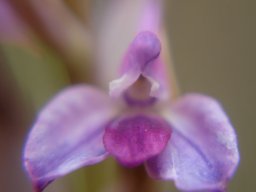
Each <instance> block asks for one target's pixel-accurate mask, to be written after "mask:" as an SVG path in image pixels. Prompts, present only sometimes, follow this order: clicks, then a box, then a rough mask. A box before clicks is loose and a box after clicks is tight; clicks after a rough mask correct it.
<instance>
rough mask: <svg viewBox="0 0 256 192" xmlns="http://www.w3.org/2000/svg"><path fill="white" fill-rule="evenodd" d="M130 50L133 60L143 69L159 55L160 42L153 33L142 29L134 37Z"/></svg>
mask: <svg viewBox="0 0 256 192" xmlns="http://www.w3.org/2000/svg"><path fill="white" fill-rule="evenodd" d="M130 51H131V52H130V56H132V58H133V61H134V62H135V63H136V64H137V65H140V67H141V69H143V68H144V67H145V66H146V65H147V64H148V63H149V62H150V61H152V60H155V59H156V58H157V57H158V56H159V54H160V51H161V43H160V41H159V39H158V38H157V36H156V35H155V34H154V33H152V32H150V31H143V32H140V33H139V34H138V35H137V36H136V38H135V39H134V41H133V43H132V45H131V49H130Z"/></svg>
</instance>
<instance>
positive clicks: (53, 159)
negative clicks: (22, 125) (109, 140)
mask: <svg viewBox="0 0 256 192" xmlns="http://www.w3.org/2000/svg"><path fill="white" fill-rule="evenodd" d="M116 111H117V110H116V109H115V108H114V107H113V103H112V102H111V100H110V99H109V97H108V96H107V95H105V94H104V93H102V92H101V91H99V90H97V89H95V88H93V87H90V86H74V87H70V88H67V89H66V90H64V91H62V92H61V93H59V94H58V95H57V96H56V97H55V98H54V99H53V100H52V101H51V102H50V103H48V105H46V106H45V108H44V109H43V110H42V111H41V112H40V113H39V115H38V118H37V120H36V122H35V124H34V126H33V127H32V130H31V132H30V134H29V137H28V139H27V143H26V146H25V151H24V164H25V168H26V169H27V171H28V173H29V175H30V177H31V179H32V180H33V182H34V185H35V187H36V189H37V190H38V191H41V190H43V188H45V187H46V185H47V184H48V183H50V182H51V181H53V180H54V179H56V178H58V177H60V176H63V175H66V174H68V173H70V172H72V171H74V170H76V169H78V168H80V167H82V166H86V165H91V164H95V163H98V162H100V161H102V160H103V159H105V157H106V155H107V152H106V151H105V148H104V145H103V141H102V138H103V133H104V125H105V124H107V123H108V121H110V120H111V118H112V117H113V116H114V115H115V113H116Z"/></svg>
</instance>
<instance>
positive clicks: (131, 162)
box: [104, 115, 171, 166]
mask: <svg viewBox="0 0 256 192" xmlns="http://www.w3.org/2000/svg"><path fill="white" fill-rule="evenodd" d="M170 136H171V129H170V128H169V126H168V124H167V123H166V122H165V121H164V120H162V119H161V118H159V117H152V116H145V115H134V116H132V117H125V118H121V119H116V120H114V121H113V122H111V123H110V124H109V125H108V126H107V127H106V131H105V134H104V145H105V147H106V150H107V151H108V152H109V153H110V154H112V155H114V156H115V157H116V158H117V159H118V160H119V161H120V162H121V163H122V164H124V165H126V166H136V165H139V164H141V163H142V162H144V161H145V160H146V159H148V158H150V157H152V156H155V155H157V154H159V153H160V152H161V151H162V150H163V149H164V147H165V146H166V144H167V142H168V140H169V139H170Z"/></svg>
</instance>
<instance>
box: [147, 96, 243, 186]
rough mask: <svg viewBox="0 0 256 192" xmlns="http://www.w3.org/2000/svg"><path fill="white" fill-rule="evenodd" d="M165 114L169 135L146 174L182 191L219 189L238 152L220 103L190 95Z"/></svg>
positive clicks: (230, 171) (233, 167)
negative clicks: (166, 144) (160, 152)
mask: <svg viewBox="0 0 256 192" xmlns="http://www.w3.org/2000/svg"><path fill="white" fill-rule="evenodd" d="M165 115H166V118H167V120H168V121H169V123H170V124H171V125H172V127H173V134H172V138H171V140H170V142H169V144H168V146H167V148H166V149H165V151H164V152H163V153H162V154H161V155H159V156H158V157H156V158H154V159H151V160H150V161H149V162H148V163H147V169H148V172H149V173H150V175H151V176H153V177H157V178H160V179H173V180H174V181H175V183H176V185H177V187H178V188H179V189H182V190H189V191H193V190H194V191H198V190H223V189H224V188H225V187H226V183H227V181H228V180H229V179H230V177H231V176H232V175H233V174H234V172H235V170H236V167H237V165H238V162H239V152H238V148H237V140H236V134H235V132H234V129H233V127H232V125H231V123H230V121H229V119H228V118H227V116H226V114H225V113H224V112H223V110H222V108H221V106H220V104H219V103H218V102H217V101H215V100H214V99H212V98H209V97H207V96H203V95H197V94H190V95H187V96H184V97H182V98H180V99H179V100H178V101H177V102H176V103H175V104H174V105H173V107H172V111H171V112H167V113H166V114H165Z"/></svg>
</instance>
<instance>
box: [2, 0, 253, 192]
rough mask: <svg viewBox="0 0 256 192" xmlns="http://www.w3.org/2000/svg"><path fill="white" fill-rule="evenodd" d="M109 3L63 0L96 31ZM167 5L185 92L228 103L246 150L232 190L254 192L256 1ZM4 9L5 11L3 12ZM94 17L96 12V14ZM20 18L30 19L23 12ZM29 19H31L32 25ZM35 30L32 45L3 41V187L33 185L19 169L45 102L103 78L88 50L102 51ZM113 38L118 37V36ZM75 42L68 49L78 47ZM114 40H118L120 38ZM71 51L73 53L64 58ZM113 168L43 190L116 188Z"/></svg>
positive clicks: (186, 0) (104, 166)
mask: <svg viewBox="0 0 256 192" xmlns="http://www.w3.org/2000/svg"><path fill="white" fill-rule="evenodd" d="M11 2H12V3H13V4H12V5H15V6H16V8H15V11H17V12H19V14H20V13H21V12H20V10H24V9H26V6H25V8H24V7H22V9H20V4H19V3H17V1H15V0H11ZM111 3H115V1H114V0H112V1H110V0H109V1H103V0H97V1H82V0H80V1H79V0H76V1H72V0H67V1H65V5H66V7H69V8H70V10H71V12H72V15H73V16H74V18H76V19H77V20H79V23H80V24H81V23H82V24H83V25H84V26H86V28H87V29H93V30H98V29H100V27H97V26H96V27H95V26H94V25H99V24H101V23H100V22H99V19H100V18H101V17H104V14H102V12H103V13H104V11H103V9H105V8H106V7H109V5H108V4H111ZM165 4H166V6H165V12H164V13H165V17H164V19H165V24H166V28H167V35H168V38H169V42H168V43H169V44H170V47H171V57H172V61H173V63H174V68H175V74H176V76H177V79H178V84H179V87H180V90H181V93H187V92H200V93H204V94H208V95H211V96H213V97H215V98H217V99H218V100H220V102H221V103H222V104H223V106H224V108H225V110H226V112H227V114H228V115H229V117H230V119H231V121H232V122H233V125H234V127H235V128H236V132H237V135H238V141H239V148H240V154H241V162H240V166H239V167H238V170H237V172H236V174H235V176H234V178H233V180H232V181H231V182H230V185H229V191H231V192H241V191H245V192H251V191H254V187H255V181H254V180H255V178H256V163H255V159H254V158H256V154H255V148H254V147H256V139H255V138H254V136H255V135H256V129H255V127H256V122H255V119H256V116H255V109H256V102H255V99H256V88H255V83H256V75H255V73H256V24H255V20H256V11H255V8H256V2H255V1H253V0H243V1H241V0H166V2H165ZM0 5H1V4H0ZM56 6H57V5H56ZM17 7H18V8H17ZM2 10H3V9H0V15H1V11H2ZM47 11H49V10H46V13H48V12H47ZM19 14H17V15H19ZM49 14H50V13H49ZM21 15H22V14H21ZM95 15H99V18H97V16H96V17H95ZM102 15H103V16H102ZM22 16H23V17H24V18H28V17H26V15H25V16H24V15H22ZM91 17H93V18H94V17H95V19H93V22H98V23H96V24H95V23H94V24H92V23H91V22H89V20H90V18H91ZM74 18H73V19H74ZM82 18H83V19H82ZM0 21H2V20H1V19H0ZM109 22H111V21H109ZM32 24H33V21H29V22H28V23H27V25H32ZM0 25H1V23H0ZM67 26H68V25H67ZM38 28H39V29H38ZM38 28H34V27H33V26H32V27H30V29H29V30H31V31H33V32H32V34H33V38H32V40H33V43H31V41H29V43H24V42H22V43H15V42H14V41H10V39H8V38H2V39H0V40H1V42H0V191H1V192H2V191H3V192H17V191H21V192H28V191H31V186H30V182H29V179H28V178H27V176H26V174H25V172H24V170H23V168H22V162H21V157H22V147H23V145H24V142H25V139H26V136H27V133H28V131H29V129H30V126H31V124H32V123H33V119H34V117H35V115H36V112H37V111H38V110H39V109H40V107H42V106H43V105H44V104H45V102H47V101H48V100H49V99H50V98H51V97H52V96H53V95H54V94H55V93H56V92H58V91H59V90H61V89H62V88H63V87H65V86H67V85H69V84H72V83H78V82H86V83H94V84H97V83H98V82H97V79H95V78H96V77H95V75H94V74H93V73H92V72H90V69H91V65H92V64H94V62H95V61H92V60H91V59H88V55H90V54H92V55H94V57H95V55H96V57H101V55H97V54H98V52H93V53H91V52H90V51H88V50H87V49H88V47H87V48H86V47H85V48H84V49H83V47H81V49H82V50H81V49H79V51H78V52H77V51H74V53H73V52H72V53H71V52H70V50H69V49H64V50H63V49H60V45H61V44H60V43H59V41H56V42H54V43H51V41H50V40H52V39H51V38H49V37H47V35H45V33H40V31H42V29H41V28H40V26H39V27H38ZM64 29H65V25H64ZM93 30H91V31H93ZM117 30H120V29H117ZM62 33H63V31H61V30H60V31H58V33H57V34H60V36H61V34H62ZM72 33H73V32H72ZM0 35H1V33H0ZM95 36H96V37H91V36H89V37H88V38H89V41H92V43H88V44H86V45H88V46H90V47H91V46H92V47H93V46H94V45H95V44H97V40H98V38H97V35H95ZM99 36H100V35H99ZM39 37H42V38H39ZM50 37H51V36H50ZM64 38H65V37H64ZM6 39H7V40H6ZM91 39H93V40H91ZM127 39H128V40H127V41H129V40H130V39H129V38H127ZM70 41H71V40H70ZM74 41H75V42H76V40H74ZM116 41H117V42H119V39H118V37H117V38H116ZM35 42H36V46H35ZM61 42H62V41H61ZM72 42H73V39H72ZM72 42H71V45H70V47H69V48H70V49H71V48H73V47H72V46H74V45H73V44H72ZM67 43H70V42H67ZM79 46H80V45H79ZM79 46H78V48H80V47H79ZM111 46H115V43H113V45H111ZM111 46H110V49H111V48H112V47H111ZM75 47H76V46H75ZM78 48H77V49H78ZM113 49H116V48H115V47H113ZM83 51H84V53H83ZM66 53H70V55H68V56H67V55H66ZM86 53H87V54H88V55H86ZM83 54H84V55H83ZM81 55H82V56H81ZM76 56H77V57H76ZM116 57H118V56H116ZM77 58H79V60H78V59H77ZM83 65H84V66H83ZM74 66H75V67H74ZM83 70H84V71H83ZM96 70H97V69H96ZM81 71H83V72H81ZM105 86H106V85H102V87H105ZM115 170H116V165H115V163H113V161H112V159H109V160H107V161H106V162H104V163H101V164H99V165H96V166H91V167H88V168H84V169H81V170H79V171H77V172H75V173H72V174H70V175H68V176H66V177H64V178H62V179H60V180H58V181H56V182H55V183H54V184H52V185H50V186H49V188H47V189H46V190H45V191H46V192H58V191H61V192H69V191H76V192H82V191H83V192H85V191H90V192H96V191H113V190H112V186H114V185H116V182H117V181H118V180H117V177H118V176H117V174H116V172H115ZM157 184H158V185H161V187H160V188H162V191H176V190H175V188H174V186H173V185H172V184H166V183H163V182H157ZM106 189H107V190H106Z"/></svg>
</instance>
